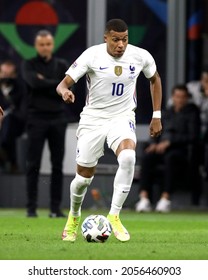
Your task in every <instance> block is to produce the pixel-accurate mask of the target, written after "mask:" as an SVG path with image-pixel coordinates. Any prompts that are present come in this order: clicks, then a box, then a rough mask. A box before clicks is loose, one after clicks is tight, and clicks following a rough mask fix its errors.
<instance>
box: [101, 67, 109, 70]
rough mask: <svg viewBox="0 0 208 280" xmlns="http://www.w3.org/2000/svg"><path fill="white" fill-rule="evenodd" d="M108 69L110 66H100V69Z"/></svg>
mask: <svg viewBox="0 0 208 280" xmlns="http://www.w3.org/2000/svg"><path fill="white" fill-rule="evenodd" d="M105 69H108V67H100V70H105Z"/></svg>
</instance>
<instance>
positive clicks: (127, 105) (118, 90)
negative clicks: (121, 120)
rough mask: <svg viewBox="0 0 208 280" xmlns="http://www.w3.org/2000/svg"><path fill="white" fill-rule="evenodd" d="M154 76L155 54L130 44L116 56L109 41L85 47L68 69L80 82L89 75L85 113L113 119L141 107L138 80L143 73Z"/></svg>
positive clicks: (83, 113) (70, 74)
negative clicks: (137, 93) (112, 54)
mask: <svg viewBox="0 0 208 280" xmlns="http://www.w3.org/2000/svg"><path fill="white" fill-rule="evenodd" d="M141 71H142V72H143V73H144V75H145V77H146V78H151V77H152V76H153V75H154V74H155V72H156V64H155V61H154V59H153V57H152V55H151V54H150V53H149V52H148V51H146V50H144V49H142V48H139V47H136V46H133V45H130V44H128V45H127V48H126V50H125V52H124V54H123V55H122V56H121V57H119V58H116V57H112V56H111V55H109V54H108V52H107V45H106V43H103V44H100V45H96V46H92V47H90V48H88V49H87V50H85V51H84V52H83V53H82V54H81V55H80V56H79V57H78V58H77V60H76V61H75V62H74V63H73V64H72V65H71V66H70V68H69V69H68V70H67V72H66V75H69V76H71V78H72V79H73V80H74V81H75V82H77V81H78V80H79V79H80V78H81V77H82V76H83V75H85V74H86V79H87V87H88V90H89V93H88V95H87V98H86V105H85V107H84V108H83V112H82V114H81V116H84V115H85V116H87V115H88V116H94V117H96V116H97V117H99V118H111V117H114V116H118V115H121V114H126V113H127V112H128V111H132V110H134V109H135V108H136V106H137V98H136V81H137V77H138V76H139V74H140V72H141Z"/></svg>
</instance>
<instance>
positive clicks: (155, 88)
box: [149, 71, 162, 137]
mask: <svg viewBox="0 0 208 280" xmlns="http://www.w3.org/2000/svg"><path fill="white" fill-rule="evenodd" d="M149 80H150V92H151V98H152V108H153V115H152V120H151V123H150V136H151V137H157V136H159V135H160V134H161V132H162V123H161V104H162V85H161V79H160V75H159V74H158V72H157V71H156V72H155V74H154V75H153V76H152V77H151V78H150V79H149Z"/></svg>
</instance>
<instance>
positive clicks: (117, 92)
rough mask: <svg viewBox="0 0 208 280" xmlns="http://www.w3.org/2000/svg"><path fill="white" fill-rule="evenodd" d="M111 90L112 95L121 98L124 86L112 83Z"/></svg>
mask: <svg viewBox="0 0 208 280" xmlns="http://www.w3.org/2000/svg"><path fill="white" fill-rule="evenodd" d="M112 85H113V88H112V95H113V96H115V95H117V96H121V95H122V94H123V91H124V84H122V83H118V84H117V83H112Z"/></svg>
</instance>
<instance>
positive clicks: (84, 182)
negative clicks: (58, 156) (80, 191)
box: [75, 173, 93, 187]
mask: <svg viewBox="0 0 208 280" xmlns="http://www.w3.org/2000/svg"><path fill="white" fill-rule="evenodd" d="M75 179H76V182H77V185H80V186H86V187H88V186H89V185H90V184H91V182H92V180H93V177H91V178H85V177H83V176H81V175H79V174H78V173H76V176H75Z"/></svg>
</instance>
